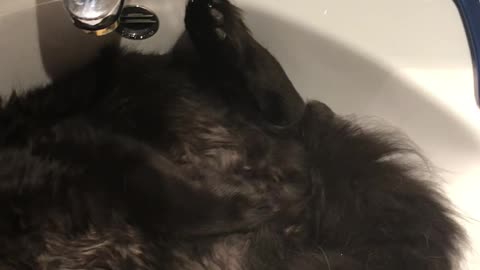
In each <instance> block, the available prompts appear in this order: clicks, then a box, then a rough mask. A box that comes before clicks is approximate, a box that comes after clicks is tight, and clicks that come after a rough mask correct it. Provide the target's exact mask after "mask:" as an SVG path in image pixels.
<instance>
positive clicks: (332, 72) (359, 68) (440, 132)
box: [0, 0, 480, 270]
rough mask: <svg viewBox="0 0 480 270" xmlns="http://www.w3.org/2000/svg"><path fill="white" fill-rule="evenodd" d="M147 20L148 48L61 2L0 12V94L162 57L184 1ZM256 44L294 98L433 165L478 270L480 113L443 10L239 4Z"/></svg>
mask: <svg viewBox="0 0 480 270" xmlns="http://www.w3.org/2000/svg"><path fill="white" fill-rule="evenodd" d="M128 2H130V3H135V4H142V5H145V6H146V7H149V8H150V9H152V10H154V11H155V12H156V14H157V16H158V17H159V18H160V29H159V31H158V33H157V34H156V35H155V36H154V37H152V38H151V39H148V40H145V41H127V40H124V39H120V38H119V37H117V36H115V35H110V36H107V37H103V38H96V37H92V36H87V35H85V34H84V33H82V32H80V31H79V30H77V29H75V28H74V27H73V26H72V25H71V24H70V22H69V18H68V17H67V16H66V13H65V12H64V10H63V6H62V3H61V2H60V1H58V0H57V1H55V0H54V1H51V0H16V1H2V2H1V3H0V36H2V39H0V52H1V53H0V94H1V95H4V96H5V95H7V94H8V93H10V92H11V90H12V89H13V88H15V89H17V90H18V91H25V89H29V88H30V87H32V86H38V85H41V84H44V83H46V82H48V81H49V79H50V78H51V77H55V76H57V75H59V74H61V73H63V72H66V71H68V70H69V69H71V68H72V67H75V66H78V65H80V64H82V63H84V62H86V61H88V59H89V58H90V57H91V55H92V54H93V52H95V51H96V50H97V49H98V48H99V47H100V46H101V44H103V43H105V42H121V43H122V44H123V45H125V46H128V47H131V48H132V49H138V50H142V51H146V52H157V53H163V52H166V51H168V49H169V48H171V47H172V45H173V44H174V42H175V41H176V39H177V37H178V36H179V35H180V34H181V33H182V31H183V13H184V6H185V0H183V1H179V0H135V1H134V0H131V1H127V3H128ZM237 3H238V4H239V5H240V6H241V7H243V8H244V10H245V11H246V18H247V23H248V24H249V26H250V27H251V29H252V31H253V33H254V35H255V36H256V38H257V39H258V40H259V41H260V42H261V43H262V44H264V45H265V46H266V47H267V48H269V49H270V50H271V51H272V52H273V54H274V55H275V56H277V58H278V59H279V61H280V62H281V63H282V64H283V66H284V68H285V69H286V71H287V73H288V74H289V75H290V78H291V79H292V80H293V82H294V84H295V86H296V88H297V89H298V90H299V91H300V92H301V93H302V94H303V95H304V96H305V97H306V98H310V99H319V100H322V101H324V102H326V103H327V104H329V105H330V106H331V107H332V108H333V109H334V110H336V111H337V112H338V113H341V114H355V115H356V116H357V117H358V118H360V119H361V120H362V119H364V120H366V121H368V122H370V123H371V122H372V121H374V122H383V123H388V124H389V125H392V126H395V127H397V128H399V129H400V130H402V131H403V132H404V133H406V134H407V135H408V136H410V138H411V139H412V140H413V141H415V142H416V143H417V145H418V146H419V147H420V148H421V149H422V150H423V152H424V153H425V155H426V156H427V157H428V158H430V160H431V161H432V162H433V163H434V165H436V166H437V167H438V170H439V173H440V175H441V176H442V177H443V178H444V179H445V189H446V191H447V193H448V196H449V197H450V198H451V200H452V201H453V202H454V203H455V205H456V206H457V207H458V209H459V211H460V212H461V214H462V215H463V216H464V220H463V221H462V222H463V224H464V225H465V227H466V228H467V229H468V233H469V236H470V241H471V247H472V248H471V252H470V253H468V254H467V257H466V259H465V264H464V267H463V268H462V269H465V270H467V269H468V270H476V269H480V255H479V252H480V223H479V222H480V198H478V197H479V196H478V195H477V194H478V192H479V191H480V109H479V108H478V106H477V105H476V103H475V98H474V81H473V80H474V79H473V70H472V64H471V57H470V51H469V47H468V44H467V39H466V37H465V33H464V30H463V25H462V22H461V19H460V17H459V15H458V12H457V10H456V7H455V5H454V3H453V2H452V1H450V0H403V1H393V0H390V1H386V0H370V1H357V0H296V1H295V2H294V4H293V1H291V0H288V1H287V0H262V1H258V0H237Z"/></svg>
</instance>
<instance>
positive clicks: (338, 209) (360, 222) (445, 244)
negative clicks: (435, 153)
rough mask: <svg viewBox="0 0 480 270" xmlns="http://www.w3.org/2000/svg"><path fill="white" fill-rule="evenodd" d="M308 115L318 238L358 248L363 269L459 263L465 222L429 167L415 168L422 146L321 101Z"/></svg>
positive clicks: (354, 251) (442, 269) (348, 252)
mask: <svg viewBox="0 0 480 270" xmlns="http://www.w3.org/2000/svg"><path fill="white" fill-rule="evenodd" d="M304 116H305V117H304V119H303V121H302V124H303V132H302V133H303V135H304V136H303V137H304V143H305V148H306V149H307V152H308V155H309V157H308V158H309V164H311V165H310V166H311V168H310V171H311V177H312V187H313V188H312V193H313V194H312V197H313V198H315V199H313V200H312V205H311V214H310V217H309V219H310V223H309V226H310V233H311V239H312V240H313V241H315V243H312V244H318V245H321V246H323V247H325V248H326V249H331V250H332V249H333V250H336V251H337V252H339V253H342V254H344V255H345V256H350V257H352V258H354V259H355V260H356V261H358V262H360V263H361V265H363V267H364V268H363V269H374V270H403V269H410V270H420V269H422V270H452V269H456V268H455V259H456V258H457V257H456V256H457V255H458V253H459V247H460V243H461V240H463V234H462V230H461V228H460V227H459V226H458V224H457V223H456V222H455V220H454V219H453V217H452V212H451V211H450V209H449V204H448V202H447V201H446V200H445V199H444V198H443V197H442V195H441V194H440V193H439V192H438V191H437V190H436V189H435V187H433V186H432V183H430V182H429V181H426V180H422V178H423V177H424V175H425V174H419V171H417V170H412V167H411V165H412V163H411V160H412V159H413V158H414V157H415V156H416V153H415V151H414V150H413V149H412V148H411V147H409V146H408V145H405V144H404V143H401V141H402V140H398V139H395V135H394V134H382V133H372V132H370V131H367V130H364V129H362V128H360V127H358V126H356V125H355V124H352V123H350V122H348V121H345V120H344V119H340V118H339V117H336V116H335V115H334V114H333V113H332V111H331V110H330V109H328V107H327V106H325V105H324V104H321V103H319V102H314V103H310V104H308V105H307V108H306V110H305V115H304ZM407 161H410V162H409V163H406V162H407ZM417 162H418V163H420V162H422V160H421V158H420V160H417ZM425 177H426V176H425ZM346 269H349V268H346Z"/></svg>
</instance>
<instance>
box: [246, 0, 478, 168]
mask: <svg viewBox="0 0 480 270" xmlns="http://www.w3.org/2000/svg"><path fill="white" fill-rule="evenodd" d="M246 16H247V22H248V25H249V26H250V27H251V28H252V32H253V33H254V35H255V37H256V38H257V40H259V41H260V42H261V43H262V44H263V45H264V46H265V47H267V48H268V49H269V50H270V51H271V52H272V53H273V54H274V55H275V56H276V57H277V59H278V60H279V61H280V62H281V63H282V65H283V66H284V68H285V70H286V72H287V73H288V75H289V76H290V78H291V79H292V81H293V83H294V84H295V86H296V88H297V90H298V91H300V92H301V94H302V95H303V96H304V97H306V98H311V99H318V100H321V101H323V102H325V103H327V104H328V105H329V106H331V107H332V108H333V109H334V110H335V111H337V112H338V113H341V114H353V113H354V114H357V115H360V116H362V115H367V116H368V115H371V116H376V117H380V118H382V119H384V120H386V121H387V122H389V123H391V124H393V125H394V126H396V127H399V128H400V129H401V130H402V131H403V132H405V133H406V134H408V135H409V136H410V137H411V138H412V139H413V140H414V141H415V142H416V143H417V144H418V145H419V146H420V147H421V148H422V149H423V150H424V151H425V153H426V154H427V156H429V157H431V159H432V161H433V162H434V163H435V164H438V165H440V166H441V167H442V168H444V169H447V170H449V168H456V167H457V166H455V165H454V164H452V163H451V162H455V163H457V162H458V163H462V162H468V161H469V162H472V160H473V159H472V155H477V156H478V155H479V154H480V141H478V139H476V138H475V135H474V134H473V133H472V132H471V130H469V129H468V127H466V126H463V125H462V122H461V121H459V119H456V118H455V116H454V115H453V114H452V113H451V112H449V111H446V110H445V109H443V108H441V107H440V106H439V105H438V104H435V103H434V102H432V101H431V100H428V99H427V97H425V96H423V95H422V92H421V91H419V90H418V89H416V88H414V87H412V86H411V85H409V84H407V83H406V82H405V81H404V80H401V79H400V78H398V77H397V76H395V75H394V74H392V73H391V72H388V71H387V69H385V68H383V67H381V66H379V65H378V64H376V63H375V62H373V60H371V59H368V58H366V57H363V56H361V55H359V54H357V53H355V52H354V51H352V50H350V49H349V48H347V47H345V45H342V44H340V43H338V42H336V41H333V40H331V39H330V38H328V37H325V36H322V35H321V34H319V33H315V32H313V31H312V32H310V31H309V30H308V29H306V28H305V27H301V26H299V25H296V24H295V23H292V22H289V21H286V20H282V19H280V18H276V17H275V16H273V15H271V14H267V13H264V12H261V11H258V10H250V9H246ZM472 102H475V100H474V98H473V96H472ZM476 159H477V158H475V160H476Z"/></svg>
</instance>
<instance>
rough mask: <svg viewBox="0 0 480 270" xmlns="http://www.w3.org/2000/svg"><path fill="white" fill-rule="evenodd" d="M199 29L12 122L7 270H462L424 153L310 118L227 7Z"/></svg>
mask: <svg viewBox="0 0 480 270" xmlns="http://www.w3.org/2000/svg"><path fill="white" fill-rule="evenodd" d="M185 23H186V28H187V32H188V34H189V36H190V39H191V41H192V42H191V44H193V46H190V47H189V46H181V45H178V46H176V48H175V49H173V51H172V52H171V53H170V54H169V55H167V56H153V55H140V54H136V53H123V52H121V51H120V50H117V49H115V48H109V49H107V50H104V51H103V52H102V54H101V55H100V56H99V57H98V59H97V60H96V61H95V62H94V63H92V64H90V65H89V66H87V67H85V68H83V69H81V70H78V71H77V72H74V73H72V74H70V75H69V76H67V77H65V78H63V79H60V80H56V81H55V82H54V83H52V84H51V85H49V86H47V87H45V88H41V89H36V90H33V91H30V92H28V93H27V94H25V95H22V96H12V97H11V98H10V99H9V100H7V101H6V102H5V103H4V104H3V105H2V106H1V107H0V203H1V204H0V205H1V208H0V269H2V270H3V269H16V270H19V269H44V270H47V269H70V270H80V269H129V270H130V269H143V270H147V269H149V270H153V269H155V270H157V269H168V270H177V269H178V270H180V269H185V270H197V269H198V270H200V269H212V270H216V269H218V270H219V269H225V270H260V269H262V270H264V269H265V270H266V269H272V270H281V269H285V270H294V269H295V270H297V269H305V270H309V269H312V270H314V269H315V270H322V269H325V270H331V269H338V270H354V269H355V270H357V269H365V270H367V269H368V270H406V269H408V270H420V269H422V270H451V269H454V267H455V265H456V264H455V262H456V259H457V258H458V256H459V255H460V247H461V243H462V240H463V231H462V229H461V228H460V227H459V226H458V225H457V223H456V222H455V221H454V219H453V217H452V211H451V210H450V209H449V204H448V202H447V201H446V200H445V199H444V198H443V197H442V195H441V194H440V193H439V192H438V191H437V190H436V188H435V187H434V186H433V184H432V183H430V182H428V181H427V180H423V179H420V178H422V177H421V176H419V175H420V174H418V170H416V169H415V168H413V166H411V165H413V164H412V163H408V162H406V160H410V159H408V158H407V157H410V156H412V155H416V154H415V151H414V150H413V149H412V148H411V147H409V146H408V145H407V144H404V143H402V142H401V140H400V141H399V140H397V139H395V137H394V136H392V134H383V133H378V132H369V131H367V130H365V129H362V128H361V127H359V126H357V125H355V124H353V123H351V122H349V121H347V120H345V119H342V118H341V117H339V116H336V115H335V114H334V113H333V112H332V111H331V110H330V109H329V108H328V107H327V106H326V105H324V104H322V103H320V102H316V101H314V102H309V103H307V104H305V103H304V101H303V100H302V99H301V97H300V96H299V94H298V93H297V92H296V91H295V89H294V87H293V86H292V84H291V82H290V81H289V79H288V78H287V76H286V75H285V73H284V72H283V70H282V68H281V67H280V65H279V64H278V63H277V61H276V60H275V59H274V58H273V57H272V56H271V55H270V54H269V53H268V52H267V51H266V50H265V49H264V48H263V47H262V46H261V45H259V44H258V43H257V42H256V41H255V40H254V39H253V37H252V36H251V35H250V34H249V31H248V29H247V28H246V27H245V25H244V23H243V22H242V19H241V15H240V12H239V10H238V9H237V8H236V7H234V6H233V5H232V4H231V3H229V2H228V1H227V0H190V1H189V3H188V5H187V12H186V18H185ZM405 158H407V159H405Z"/></svg>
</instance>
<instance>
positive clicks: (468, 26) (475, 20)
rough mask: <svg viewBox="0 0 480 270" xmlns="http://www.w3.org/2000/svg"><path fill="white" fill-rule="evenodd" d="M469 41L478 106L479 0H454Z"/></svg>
mask: <svg viewBox="0 0 480 270" xmlns="http://www.w3.org/2000/svg"><path fill="white" fill-rule="evenodd" d="M455 2H456V4H457V7H458V10H459V11H460V15H461V16H462V19H463V24H464V26H465V30H466V32H467V36H468V40H469V43H470V51H471V53H472V58H473V61H472V62H473V70H474V73H475V74H474V78H475V98H476V100H477V104H478V105H479V106H480V87H479V79H480V0H455Z"/></svg>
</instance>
